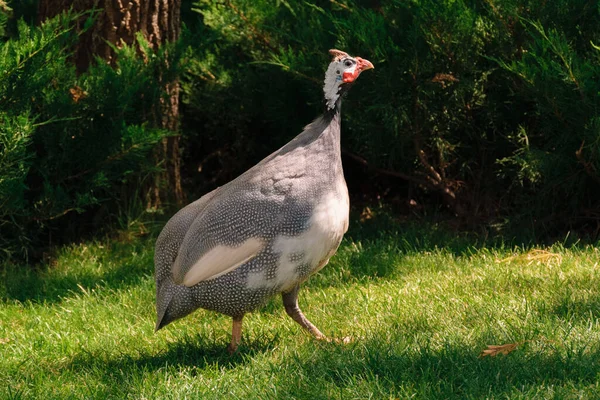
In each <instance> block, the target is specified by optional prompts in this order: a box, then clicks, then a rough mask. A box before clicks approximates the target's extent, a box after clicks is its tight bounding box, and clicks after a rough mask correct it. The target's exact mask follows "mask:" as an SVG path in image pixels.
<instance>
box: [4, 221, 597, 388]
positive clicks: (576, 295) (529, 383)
mask: <svg viewBox="0 0 600 400" xmlns="http://www.w3.org/2000/svg"><path fill="white" fill-rule="evenodd" d="M153 242H154V239H153V238H138V239H132V240H128V241H125V242H123V241H121V242H120V241H116V240H108V239H107V240H104V241H95V242H88V243H82V244H78V245H73V246H69V247H65V248H63V249H61V250H60V251H59V252H58V253H57V255H56V258H55V260H54V261H53V262H52V263H51V264H50V265H47V266H40V267H38V268H35V269H33V268H28V267H23V266H4V267H3V268H2V269H1V270H0V275H2V276H1V281H0V299H1V300H0V301H1V303H0V398H1V399H19V398H41V399H52V398H59V399H65V398H98V399H109V398H110V399H124V398H134V399H139V398H147V399H158V398H161V399H162V398H174V399H181V398H189V399H213V398H214V399H219V398H227V399H236V398H239V399H246V398H257V399H258V398H260V399H268V398H281V399H294V398H297V399H387V398H392V399H393V398H402V399H403V398H418V399H435V398H440V399H446V398H458V399H470V398H494V399H500V398H502V399H506V398H510V399H519V398H523V399H525V398H526V399H532V398H543V399H546V398H559V399H563V398H590V399H592V398H599V397H600V383H599V381H600V324H599V322H598V317H599V316H600V252H599V251H598V248H597V247H595V246H591V245H582V244H575V245H570V246H564V245H562V244H554V245H551V246H535V245H534V246H525V247H515V246H513V245H512V244H509V243H510V241H508V242H504V243H502V242H501V241H494V242H491V241H487V242H486V241H483V240H477V239H476V238H475V239H473V238H469V237H466V236H460V235H455V234H451V233H448V232H447V231H444V230H443V229H438V228H436V225H424V226H422V227H420V228H418V227H415V225H410V226H406V225H405V224H389V223H385V221H384V222H381V221H378V218H377V217H375V218H373V220H369V221H366V222H364V223H362V224H361V223H359V222H358V221H353V224H352V226H351V231H350V232H349V234H348V235H347V237H346V239H344V242H343V244H342V246H341V248H340V250H339V252H338V254H337V255H336V256H335V257H334V258H333V259H332V261H331V262H330V264H329V265H328V266H327V267H326V268H325V269H324V270H322V271H321V272H320V273H319V274H318V275H316V276H314V277H312V278H311V279H310V280H309V281H308V282H307V283H306V284H305V285H304V287H303V289H302V291H301V295H300V306H301V308H303V310H304V312H305V314H306V315H307V317H308V318H309V319H311V321H312V322H313V323H315V325H317V326H318V327H319V328H320V329H321V330H322V331H323V332H324V333H326V334H328V335H330V336H331V337H338V338H340V337H344V336H351V337H352V338H353V341H352V342H351V343H349V344H345V345H344V344H336V343H326V342H325V343H324V342H319V341H316V340H313V339H312V338H311V337H310V336H309V335H308V334H306V333H305V332H303V331H302V330H301V329H300V327H299V326H298V325H297V324H296V323H294V322H293V321H292V320H291V319H290V318H289V317H287V316H286V314H285V312H284V310H283V307H282V304H281V299H280V298H279V297H277V298H274V299H273V300H272V301H271V302H269V303H268V304H267V305H266V306H265V307H263V308H262V309H260V310H259V311H257V312H255V313H253V314H249V315H247V316H246V318H245V320H244V330H243V343H242V345H241V346H240V350H239V352H238V353H237V354H235V355H233V356H229V355H228V353H227V351H226V346H227V344H228V342H229V337H230V328H231V326H230V324H231V321H230V319H229V318H228V317H224V316H222V315H218V314H214V313H211V312H207V311H204V310H198V311H197V312H195V313H194V314H192V315H190V316H188V317H187V318H185V319H183V320H180V321H177V322H175V323H173V324H171V325H169V326H168V327H167V328H165V329H163V330H161V331H160V332H158V333H156V334H155V333H154V332H153V329H154V318H155V316H154V279H153V262H152V258H153V244H154V243H153ZM511 343H516V344H518V345H517V347H516V348H515V349H514V350H513V351H512V352H510V353H509V354H507V355H498V356H496V357H490V356H488V357H480V354H481V353H482V350H484V349H486V348H487V345H504V344H511ZM509 350H510V348H509Z"/></svg>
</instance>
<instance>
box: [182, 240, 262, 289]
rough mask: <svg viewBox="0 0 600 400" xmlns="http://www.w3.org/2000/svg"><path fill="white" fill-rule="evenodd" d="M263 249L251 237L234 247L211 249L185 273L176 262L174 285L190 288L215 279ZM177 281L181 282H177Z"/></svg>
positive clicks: (259, 243)
mask: <svg viewBox="0 0 600 400" xmlns="http://www.w3.org/2000/svg"><path fill="white" fill-rule="evenodd" d="M263 248H264V242H263V241H261V240H260V239H259V238H255V237H251V238H249V239H247V240H246V241H244V242H243V243H242V244H240V245H238V246H235V247H233V246H231V247H230V246H226V245H219V246H216V247H213V248H212V249H210V250H208V251H207V252H205V253H204V254H203V255H202V256H201V257H200V258H199V259H198V260H197V261H196V262H194V264H193V265H191V266H189V267H188V268H185V271H182V263H181V262H178V260H176V261H175V263H174V264H173V276H174V277H176V282H175V283H178V284H183V285H185V286H187V287H190V286H194V285H196V284H198V283H199V282H202V281H206V280H209V279H214V278H217V277H219V276H221V275H224V274H226V273H228V272H229V271H233V270H234V269H236V268H237V267H239V266H240V265H242V264H245V263H247V262H248V261H250V260H251V259H253V258H254V257H256V255H257V254H258V253H260V251H261V250H262V249H263ZM184 272H185V273H184ZM177 278H179V279H177ZM178 280H181V281H180V282H178Z"/></svg>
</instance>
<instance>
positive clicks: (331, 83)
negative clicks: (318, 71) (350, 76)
mask: <svg viewBox="0 0 600 400" xmlns="http://www.w3.org/2000/svg"><path fill="white" fill-rule="evenodd" d="M336 69H339V67H338V66H337V64H336V63H333V62H332V63H331V64H329V68H327V72H325V84H324V85H323V94H324V95H325V107H326V111H330V110H334V109H336V108H339V106H340V103H341V98H342V93H341V89H342V86H341V85H342V83H343V80H342V75H341V73H340V71H339V70H338V71H336Z"/></svg>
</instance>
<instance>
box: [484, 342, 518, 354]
mask: <svg viewBox="0 0 600 400" xmlns="http://www.w3.org/2000/svg"><path fill="white" fill-rule="evenodd" d="M520 344H522V342H517V343H508V344H501V345H495V344H488V345H487V349H484V350H483V351H482V352H481V354H480V355H479V357H486V356H490V357H496V356H497V355H498V354H504V355H507V354H508V353H510V352H512V351H514V350H515V349H516V348H517V346H519V345H520Z"/></svg>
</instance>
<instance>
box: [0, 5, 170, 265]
mask: <svg viewBox="0 0 600 400" xmlns="http://www.w3.org/2000/svg"><path fill="white" fill-rule="evenodd" d="M75 18H78V16H77V15H72V14H64V15H61V16H58V17H56V18H54V19H51V20H48V21H46V22H44V23H43V24H42V25H41V26H39V27H32V26H30V25H28V24H26V23H24V22H22V21H21V22H20V23H19V26H18V34H17V35H16V36H14V37H10V38H7V39H6V40H5V41H4V43H3V44H1V45H0V54H1V56H0V249H2V254H1V255H0V257H5V258H10V257H13V256H16V255H19V256H23V257H25V258H27V257H30V256H34V257H35V258H37V257H39V256H41V254H40V253H39V251H38V249H46V248H47V247H48V245H49V244H55V243H60V242H61V241H62V240H66V239H68V238H69V239H72V238H76V237H78V235H81V234H83V233H86V232H89V231H93V230H97V229H99V228H101V227H103V226H105V225H106V224H107V221H109V220H110V218H107V217H110V216H111V215H114V213H116V212H117V211H118V210H119V209H120V208H122V207H125V206H126V205H125V204H123V203H124V201H125V200H124V199H130V198H131V196H130V192H131V191H132V190H133V189H131V187H132V186H139V185H140V184H142V183H143V182H144V180H145V179H146V180H147V179H152V176H153V174H154V173H155V172H157V171H158V170H159V169H160V168H159V167H160V166H156V165H154V158H153V157H152V156H151V155H152V149H153V148H154V147H155V145H156V144H157V143H158V142H159V141H161V140H162V138H163V137H165V136H166V135H167V134H172V133H168V132H166V131H163V130H159V129H153V128H150V127H149V126H148V125H147V121H148V120H149V119H150V118H149V116H148V112H149V110H152V109H153V105H154V104H157V103H158V102H159V101H160V99H161V96H162V95H163V93H162V92H161V85H159V84H158V75H159V72H160V73H161V74H163V76H164V75H167V74H169V73H171V71H162V70H161V71H159V67H158V66H159V65H161V63H162V62H163V61H164V57H167V54H166V52H165V51H161V52H157V53H152V52H150V50H149V49H148V46H145V54H144V55H143V56H140V55H139V54H136V51H135V50H134V49H132V48H127V47H126V48H123V49H120V50H118V61H117V63H116V65H115V66H109V65H107V64H106V62H104V61H102V60H100V59H99V60H97V62H96V64H95V65H94V66H92V67H91V68H90V69H89V71H87V72H86V73H84V74H82V75H79V76H77V74H76V72H75V68H74V67H73V66H72V62H71V60H70V59H69V57H70V56H71V50H72V48H73V44H74V43H75V41H76V40H77V35H76V34H75V33H74V32H73V30H72V29H71V27H72V26H73V24H72V21H74V19H75ZM171 64H172V65H174V64H176V63H171ZM174 68H175V67H174ZM89 210H93V213H85V212H86V211H89Z"/></svg>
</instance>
